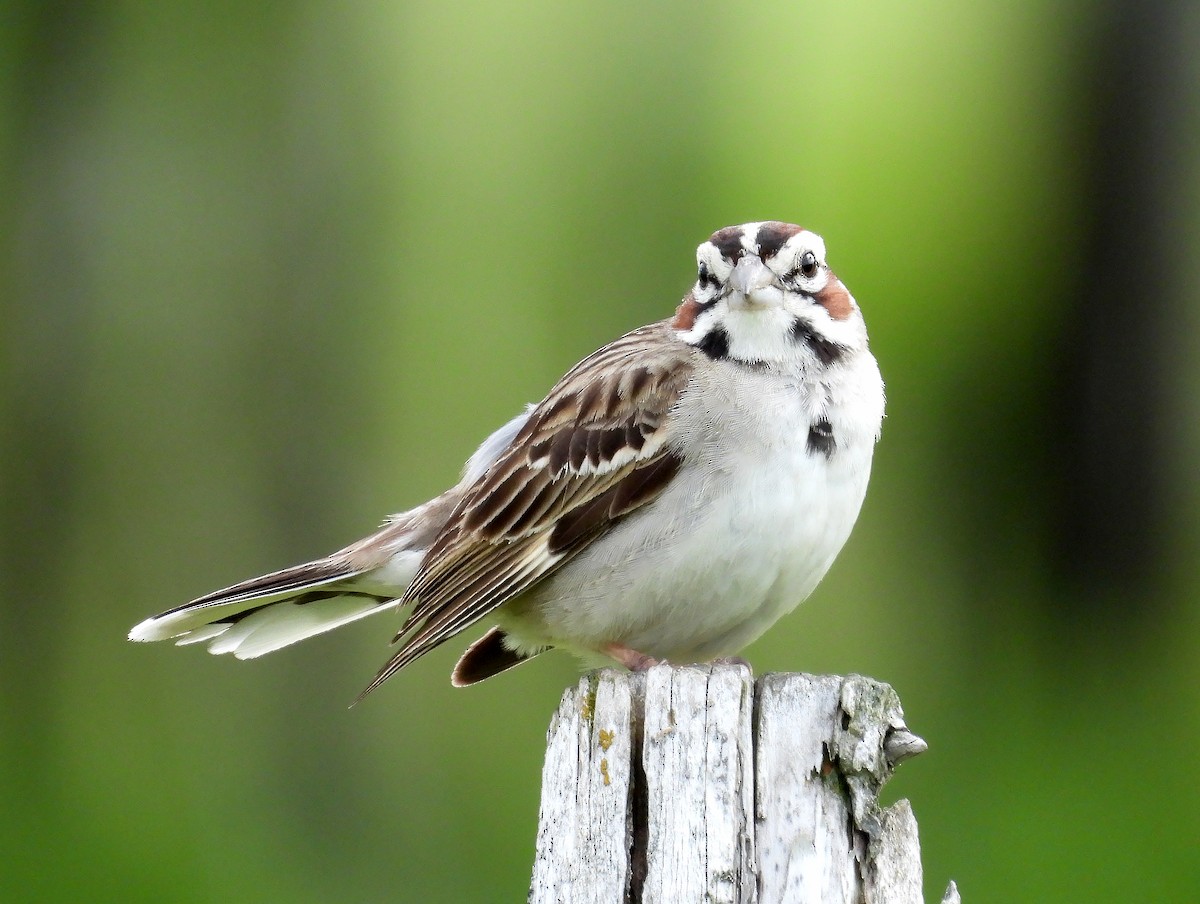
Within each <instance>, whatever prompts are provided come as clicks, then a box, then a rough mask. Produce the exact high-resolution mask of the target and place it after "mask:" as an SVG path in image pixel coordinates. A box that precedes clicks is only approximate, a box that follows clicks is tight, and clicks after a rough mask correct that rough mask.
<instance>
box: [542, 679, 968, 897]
mask: <svg viewBox="0 0 1200 904" xmlns="http://www.w3.org/2000/svg"><path fill="white" fill-rule="evenodd" d="M925 749H926V745H925V742H924V741H922V740H921V739H920V738H918V737H917V736H916V735H914V734H912V733H911V732H910V731H909V730H908V728H907V727H906V726H905V724H904V718H903V713H902V712H901V709H900V701H899V698H897V696H896V693H895V692H894V691H893V690H892V689H891V688H890V687H888V686H887V685H885V684H880V683H879V682H876V681H872V680H871V679H869V678H862V677H858V676H850V677H848V678H843V677H838V676H812V675H789V674H769V675H764V676H763V677H762V678H760V679H758V681H757V682H755V681H754V680H753V679H752V678H751V676H750V672H749V670H748V669H746V668H745V667H743V666H733V665H719V666H711V667H709V666H684V667H673V666H667V665H661V666H656V667H654V668H652V669H650V670H649V671H648V672H645V673H643V674H630V673H627V672H621V671H616V670H613V669H606V670H604V671H599V672H592V673H591V674H589V675H586V676H584V678H583V679H582V680H581V681H580V682H579V686H578V687H576V688H574V689H571V690H568V691H567V692H566V693H565V694H564V695H563V699H562V703H561V704H560V705H559V708H558V712H557V713H555V715H554V718H553V719H552V720H551V722H550V729H549V732H548V733H547V747H546V762H545V766H544V768H543V772H542V805H541V814H540V816H539V820H538V822H539V824H538V837H537V859H536V862H535V863H534V867H533V881H532V885H531V888H530V892H529V900H530V902H531V904H551V902H553V904H584V902H589V904H590V902H596V904H601V902H603V904H626V902H628V904H652V902H654V904H688V902H705V904H708V902H714V904H715V902H729V904H751V902H753V904H777V902H778V904H783V902H787V904H793V902H820V904H837V902H846V904H900V902H903V904H919V902H920V901H921V860H920V848H919V845H918V841H917V824H916V820H915V819H914V818H913V814H912V809H911V807H910V806H909V804H908V801H904V800H902V801H900V802H899V803H897V804H895V805H893V806H891V807H889V808H887V809H886V810H884V809H881V808H880V806H879V802H878V795H879V789H880V788H881V787H882V786H883V784H884V782H885V781H887V779H888V777H889V776H890V775H891V773H892V770H893V769H894V768H895V766H896V765H897V764H898V763H900V762H901V761H903V760H905V759H908V758H909V757H912V756H915V755H916V754H918V753H921V752H922V751H924V750H925ZM958 900H959V899H958V892H957V890H956V889H955V888H954V885H953V883H951V885H950V888H949V889H947V891H946V896H945V897H944V898H943V904H951V902H957V901H958Z"/></svg>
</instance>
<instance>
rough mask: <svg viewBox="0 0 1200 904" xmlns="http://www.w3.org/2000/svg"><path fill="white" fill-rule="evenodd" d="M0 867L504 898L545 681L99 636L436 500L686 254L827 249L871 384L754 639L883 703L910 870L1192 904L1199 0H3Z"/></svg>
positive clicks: (366, 626)
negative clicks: (763, 223) (754, 227)
mask: <svg viewBox="0 0 1200 904" xmlns="http://www.w3.org/2000/svg"><path fill="white" fill-rule="evenodd" d="M0 26H2V27H0V305H2V306H3V307H2V309H0V310H2V320H0V337H2V340H3V341H2V349H3V352H2V354H3V358H2V360H0V364H2V366H3V371H2V373H3V391H2V392H0V494H2V495H0V518H2V522H0V524H2V527H0V530H2V531H3V536H2V540H0V543H2V549H0V555H2V556H3V558H2V559H0V695H2V697H3V706H2V707H0V808H2V810H0V817H2V818H0V851H2V852H3V853H2V856H0V900H3V901H121V902H130V901H153V902H158V901H172V902H175V901H180V902H190V901H197V902H200V901H206V902H207V901H229V902H232V901H247V902H250V901H254V902H261V901H287V902H292V901H296V902H327V901H362V902H374V901H438V902H441V901H517V900H524V895H525V891H526V889H527V883H528V877H529V872H530V866H531V862H532V855H533V843H534V832H535V826H536V817H537V805H538V789H539V782H540V769H541V754H542V748H543V741H544V730H545V727H546V724H547V722H548V720H549V717H550V714H551V712H552V711H553V709H554V707H555V705H556V703H557V700H558V697H559V694H560V692H561V691H562V689H563V688H564V687H565V686H567V685H568V684H570V683H572V682H573V681H574V680H575V679H576V675H577V671H576V667H575V665H574V663H573V662H572V661H570V660H569V659H568V658H567V657H565V656H555V655H551V656H548V657H545V658H542V659H539V660H538V661H537V662H536V663H535V664H532V665H530V666H528V667H526V668H523V669H520V670H518V671H517V672H514V673H512V674H510V675H507V676H505V677H504V678H503V679H501V680H498V681H495V682H489V683H487V684H486V685H483V686H481V687H479V688H475V689H472V690H468V691H456V690H453V689H452V688H451V687H450V686H449V683H448V680H447V679H448V674H449V670H450V668H451V665H452V663H453V661H454V659H455V658H456V657H457V655H458V653H459V652H460V650H461V649H462V647H463V646H464V645H465V643H466V641H467V640H468V639H469V638H464V639H463V642H462V643H451V644H448V645H447V647H446V648H443V649H442V650H439V651H437V653H435V654H434V655H431V656H429V657H427V658H426V659H424V660H422V661H421V662H420V663H418V664H417V665H416V666H415V667H413V668H412V669H411V670H409V671H407V672H406V673H405V674H404V675H403V676H401V677H400V678H399V679H398V680H394V681H392V682H390V683H389V684H388V685H387V686H386V687H385V688H384V689H383V690H382V691H381V692H380V693H377V694H376V695H374V696H373V697H372V698H371V699H370V701H369V702H368V703H367V704H366V705H364V706H361V707H358V708H356V709H354V710H347V709H346V704H347V703H348V702H349V701H350V700H351V699H352V698H353V697H354V695H355V694H356V693H357V692H358V691H359V689H360V688H361V687H362V686H363V684H364V683H365V682H366V680H367V679H368V678H369V677H370V676H371V675H372V674H373V673H374V670H375V669H376V667H377V666H378V665H379V664H380V663H381V662H382V661H383V659H384V657H385V656H386V653H387V650H386V643H387V640H388V639H389V638H390V635H391V633H392V631H393V630H394V628H395V621H394V620H393V621H388V617H387V616H382V617H380V619H376V620H368V621H367V622H363V623H359V624H357V625H354V626H352V627H350V628H347V629H345V630H342V631H340V632H337V633H336V634H333V635H329V636H326V637H322V638H318V639H316V640H313V641H310V642H308V643H306V644H303V645H301V646H299V647H295V648H292V649H289V650H287V651H284V652H281V653H278V654H275V655H273V656H270V657H267V658H266V659H264V660H260V661H256V662H251V663H239V662H236V661H233V660H230V659H226V658H216V657H210V656H208V655H207V654H205V653H204V652H203V651H202V650H199V649H195V648H193V649H187V650H178V649H175V648H173V647H171V646H169V645H155V646H141V645H137V646H135V645H133V644H130V643H127V642H126V641H125V639H124V637H125V632H126V631H127V630H128V629H129V627H130V626H131V625H132V624H133V623H134V622H136V621H139V620H140V619H142V618H144V617H145V616H147V615H150V614H152V613H154V612H157V611H159V610H161V609H163V608H167V607H169V606H172V605H175V604H177V603H180V602H182V601H185V600H187V599H189V598H191V597H193V596H196V595H198V594H200V593H202V592H204V591H208V590H211V589H214V588H215V587H218V586H221V585H224V584H226V583H230V582H232V581H234V580H237V579H240V578H243V577H247V576H250V575H253V574H257V573H259V572H262V571H266V570H270V569H274V568H276V567H279V566H282V565H285V564H290V563H293V562H296V561H299V560H302V559H306V558H310V557H314V556H317V555H320V554H324V553H326V552H328V551H330V550H332V549H333V548H335V547H337V546H340V545H342V544H343V543H345V542H348V541H350V540H352V539H354V538H356V537H358V536H360V535H362V534H363V533H365V532H367V531H369V530H370V529H372V528H373V527H374V526H375V525H376V523H377V522H378V521H379V519H380V518H381V517H382V516H383V515H385V514H386V513H388V512H390V511H397V510H401V509H404V508H407V507H409V506H411V505H413V504H415V503H417V502H420V501H422V500H424V499H425V498H427V497H428V496H430V495H432V494H434V493H437V492H438V491H440V490H441V489H442V488H444V487H445V486H447V485H448V484H449V483H450V482H452V481H453V480H454V479H455V477H456V475H457V473H458V469H459V467H460V463H461V462H462V461H463V460H464V459H465V458H466V457H467V455H469V454H470V452H471V451H472V450H473V449H474V448H475V445H476V444H477V443H478V442H479V441H480V440H481V439H482V438H483V437H484V436H485V435H486V434H487V433H488V432H489V431H490V430H491V429H492V428H494V427H495V426H497V425H499V424H500V423H501V422H502V421H504V420H505V419H507V418H508V417H509V416H511V415H512V414H514V413H515V412H516V411H517V410H518V409H519V408H520V406H521V405H522V404H523V403H525V402H527V401H531V400H536V399H538V398H540V397H541V396H542V395H543V394H544V393H545V391H546V390H547V389H548V388H549V387H550V385H551V383H552V382H553V380H554V379H555V378H557V377H558V376H559V375H560V374H561V373H562V372H563V371H564V370H565V369H566V368H567V367H568V366H569V365H570V364H572V363H573V362H574V361H576V360H577V359H579V358H580V357H582V356H583V355H584V354H586V353H587V352H589V351H591V350H592V349H593V348H595V347H597V346H599V345H600V344H602V343H604V342H606V341H608V340H609V339H612V338H614V337H616V336H617V335H619V334H620V333H622V332H624V331H625V330H627V329H630V328H632V327H634V326H638V325H640V324H642V323H645V322H649V321H651V320H655V319H658V318H661V317H664V316H666V315H668V314H669V313H670V312H671V310H672V309H673V307H674V305H675V304H676V303H677V301H678V299H679V298H680V297H681V296H682V295H683V293H684V292H685V291H686V290H687V288H688V286H689V285H690V283H691V280H692V266H693V263H692V254H693V250H694V248H695V245H696V244H697V243H698V242H700V241H701V240H703V239H704V238H705V237H706V236H707V235H708V234H709V233H710V232H711V231H712V230H713V229H715V228H717V227H720V226H724V225H727V224H731V223H740V222H744V221H748V220H755V219H771V218H778V219H783V220H789V221H795V222H800V223H802V224H804V225H806V226H809V227H810V228H813V229H816V230H817V231H819V232H821V233H822V234H823V235H824V236H825V238H826V240H827V242H828V244H829V249H830V257H831V260H832V262H833V265H834V267H835V269H836V270H837V271H838V272H839V274H840V275H841V276H842V277H843V279H844V280H845V281H846V282H847V284H848V285H849V286H850V287H851V289H852V291H853V292H854V293H855V295H856V296H857V298H858V300H859V302H860V303H861V304H862V306H863V308H864V310H865V312H866V314H867V318H868V322H869V324H870V329H871V336H872V340H873V348H874V350H875V353H876V355H877V357H878V358H879V360H880V364H881V366H882V368H883V371H884V375H885V378H886V379H887V381H888V390H889V417H888V420H887V422H886V424H885V429H884V436H883V441H882V443H881V445H880V446H879V449H878V453H877V456H876V470H875V475H874V480H873V484H872V488H871V491H870V493H869V494H868V497H867V503H866V506H865V508H864V511H863V514H862V518H861V520H860V522H859V526H858V529H857V531H856V533H855V535H854V536H853V537H852V539H851V540H850V543H849V544H848V545H847V548H846V550H845V552H844V553H843V555H842V557H841V559H840V560H839V562H838V564H837V565H836V566H835V567H834V569H833V571H832V573H831V574H830V575H829V577H828V579H827V580H826V581H825V582H824V584H823V585H822V586H821V588H820V589H819V590H818V591H817V593H816V594H815V595H814V596H813V598H812V599H811V600H810V601H809V602H808V603H806V604H805V605H804V606H803V607H802V608H801V609H800V610H799V611H798V612H797V613H795V614H794V615H792V616H790V617H789V618H787V619H786V620H784V621H783V622H782V623H781V624H780V625H779V626H777V627H776V628H775V629H774V630H773V631H772V632H771V633H769V634H768V636H767V637H765V638H764V639H763V640H761V641H760V642H758V643H757V644H755V645H754V646H753V647H752V648H750V650H749V651H748V654H747V655H748V656H749V658H750V659H751V660H752V661H753V662H754V663H755V666H756V668H757V669H758V670H759V671H760V672H761V671H767V670H789V671H802V670H803V671H816V672H839V673H844V672H860V673H865V674H869V675H872V676H874V677H877V678H879V679H881V680H885V681H888V682H890V683H891V684H893V685H894V686H895V687H896V688H897V690H898V691H899V692H900V694H901V697H902V699H903V700H904V704H905V708H906V712H907V715H908V721H909V724H910V725H911V726H912V728H913V729H914V730H916V731H917V732H918V733H919V734H921V735H923V736H924V737H925V738H926V739H927V740H928V741H929V743H930V747H931V750H930V752H929V753H928V754H927V755H925V756H923V757H921V758H920V759H918V760H916V761H914V762H913V763H911V764H909V765H906V766H905V767H904V768H903V769H902V770H901V771H900V773H899V775H898V776H897V777H896V778H895V780H894V781H893V783H892V785H891V786H890V787H889V794H890V795H891V796H892V797H898V796H905V797H908V798H910V799H911V800H912V802H913V805H914V807H915V810H916V814H917V817H918V820H919V822H920V826H921V833H922V842H923V848H924V861H925V868H926V877H927V881H926V888H927V895H929V896H930V898H931V899H936V898H937V896H940V892H941V889H942V888H944V886H945V882H946V880H947V879H949V878H951V877H953V878H955V879H957V880H958V882H959V883H960V886H961V888H962V890H963V892H964V897H965V900H967V901H968V902H970V904H983V902H1011V901H1041V900H1045V901H1061V900H1077V901H1092V902H1098V901H1114V902H1115V901H1120V902H1127V901H1172V900H1174V901H1190V900H1195V894H1196V891H1195V890H1196V888H1197V886H1198V885H1200V788H1198V783H1197V779H1196V776H1197V768H1196V767H1197V764H1198V759H1200V754H1198V753H1197V747H1198V745H1200V690H1198V685H1200V607H1197V605H1196V601H1197V599H1198V598H1200V564H1198V554H1197V549H1198V547H1200V543H1198V542H1197V541H1198V540H1200V517H1198V512H1200V469H1198V468H1197V464H1196V462H1197V459H1198V457H1200V427H1198V425H1200V417H1198V414H1200V411H1198V408H1200V391H1198V390H1200V364H1198V363H1197V360H1198V359H1197V355H1196V342H1197V337H1198V336H1200V305H1198V304H1197V300H1198V299H1197V284H1198V283H1200V272H1198V271H1200V256H1198V255H1197V251H1198V250H1200V143H1198V141H1200V113H1198V111H1200V64H1198V63H1197V60H1196V54H1195V52H1194V51H1195V48H1196V46H1200V45H1198V41H1200V15H1198V14H1197V7H1195V6H1194V5H1193V4H1189V3H1183V2H1177V3H1135V2H1131V0H1124V2H1119V0H1113V2H1107V3H1054V2H1046V0H1041V2H1038V0H1025V2H1017V3H1009V4H1002V5H997V4H963V3H949V2H927V3H848V4H837V5H834V4H814V3H797V2H795V0H779V2H761V3H757V4H754V5H752V6H745V7H738V6H730V5H729V4H716V3H696V2H694V0H686V2H684V0H675V2H669V3H657V4H646V3H635V2H624V3H610V4H579V5H573V6H568V5H564V4H556V3H546V2H541V3H538V2H533V3H520V4H506V3H495V2H491V3H479V4H447V3H428V2H425V3H422V2H408V3H406V2H395V3H378V4H335V3H328V2H325V3H322V2H315V0H314V2H299V3H233V2H205V3H200V2H173V3H162V4H150V3H111V2H110V3H104V2H100V3H92V4H74V3H66V2H18V0H10V2H8V3H6V4H4V5H3V7H2V8H0Z"/></svg>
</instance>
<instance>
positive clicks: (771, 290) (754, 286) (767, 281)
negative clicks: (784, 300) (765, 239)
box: [729, 254, 781, 305]
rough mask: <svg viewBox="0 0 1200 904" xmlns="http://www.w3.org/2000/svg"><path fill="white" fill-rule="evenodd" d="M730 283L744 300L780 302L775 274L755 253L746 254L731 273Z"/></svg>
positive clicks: (762, 302) (760, 302) (762, 303)
mask: <svg viewBox="0 0 1200 904" xmlns="http://www.w3.org/2000/svg"><path fill="white" fill-rule="evenodd" d="M729 284H730V285H731V286H733V289H734V291H735V292H736V293H737V294H738V295H740V296H741V298H742V300H743V301H746V302H749V303H752V304H760V305H771V304H779V300H780V297H781V293H780V291H779V288H778V287H777V286H776V284H775V274H774V273H773V272H771V268H770V267H768V266H767V265H766V264H764V263H763V262H762V261H761V260H759V259H758V258H757V257H755V256H754V255H753V254H745V255H743V256H742V258H741V259H740V260H739V261H738V262H737V264H736V266H734V268H733V273H731V274H730V275H729Z"/></svg>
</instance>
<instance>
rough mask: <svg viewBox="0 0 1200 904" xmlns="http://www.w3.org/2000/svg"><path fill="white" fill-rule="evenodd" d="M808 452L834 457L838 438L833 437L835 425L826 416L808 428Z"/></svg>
mask: <svg viewBox="0 0 1200 904" xmlns="http://www.w3.org/2000/svg"><path fill="white" fill-rule="evenodd" d="M807 448H808V454H809V455H824V456H825V457H826V458H833V453H834V452H836V451H837V440H835V439H834V438H833V427H832V426H831V425H830V423H829V421H827V420H825V418H821V420H819V421H817V422H816V423H815V424H813V425H812V426H811V427H809V428H808V446H807Z"/></svg>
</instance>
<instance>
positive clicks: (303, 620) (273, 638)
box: [129, 552, 420, 659]
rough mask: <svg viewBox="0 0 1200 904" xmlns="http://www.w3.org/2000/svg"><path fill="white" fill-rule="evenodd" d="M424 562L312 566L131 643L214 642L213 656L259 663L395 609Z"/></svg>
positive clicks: (182, 611) (221, 596)
mask: <svg viewBox="0 0 1200 904" xmlns="http://www.w3.org/2000/svg"><path fill="white" fill-rule="evenodd" d="M406 558H411V562H405V561H404V559H406ZM419 561H420V554H419V553H417V552H414V553H412V554H411V556H404V555H400V556H397V557H396V558H394V559H393V560H392V561H391V562H390V563H389V564H388V566H387V567H386V569H381V568H370V569H366V570H361V569H360V570H356V569H355V568H353V567H352V566H351V565H350V564H349V563H347V562H346V561H345V560H340V561H339V559H337V558H329V559H319V560H317V561H315V562H307V563H305V564H303V565H296V566H293V567H291V568H285V569H283V570H282V571H275V572H272V573H271V574H266V575H263V576H262V577H257V578H251V579H250V580H248V581H242V582H241V583H240V584H234V585H233V586H232V587H226V588H225V589H224V590H218V591H216V592H215V593H210V594H207V595H206V596H202V597H200V598H199V599H195V600H192V601H191V602H190V603H185V604H184V605H182V606H178V607H176V608H174V609H170V610H168V611H166V612H163V613H162V614H161V615H156V616H154V617H153V618H148V619H146V620H145V621H144V622H141V623H140V624H138V625H135V626H134V628H133V630H132V631H130V632H129V639H130V640H139V641H151V640H168V639H174V641H175V643H176V644H178V645H179V646H184V645H186V644H194V643H204V642H207V643H208V651H209V652H210V653H213V654H220V653H232V654H233V655H234V656H235V657H237V658H238V659H253V658H254V657H256V656H262V655H263V654H265V653H270V652H273V651H275V650H278V649H280V648H282V647H286V646H288V645H290V644H294V643H296V642H297V641H301V640H304V639H305V638H308V637H312V636H314V635H316V634H321V633H324V632H325V631H331V630H333V629H334V628H338V627H340V626H342V625H345V624H349V623H350V622H352V621H357V620H358V619H360V618H365V617H366V616H368V615H372V614H373V613H375V612H381V611H384V610H387V609H393V608H395V607H396V606H397V605H398V604H399V597H401V596H402V595H403V594H404V588H405V587H407V586H408V581H409V580H411V579H412V575H413V573H415V572H416V568H417V563H418V562H419ZM406 566H408V567H406ZM384 571H386V581H385V580H382V579H381V578H382V577H383V575H382V572H384ZM406 571H407V572H408V573H407V575H406V574H405V573H404V572H406Z"/></svg>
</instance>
